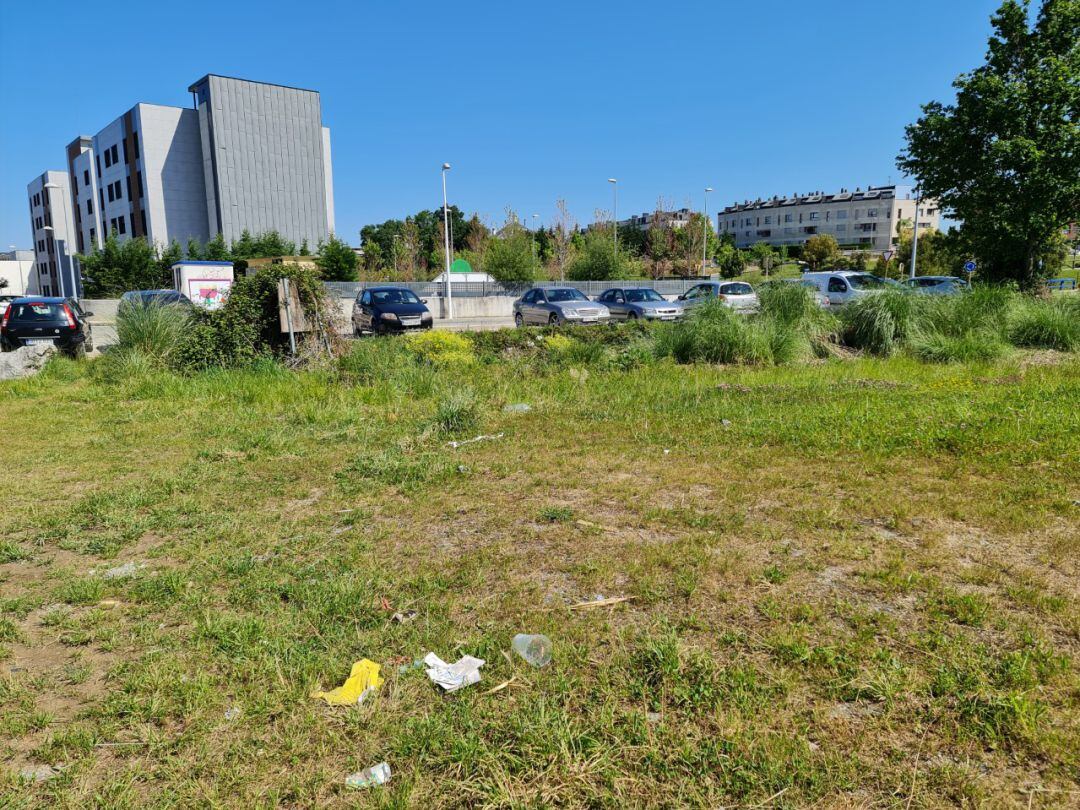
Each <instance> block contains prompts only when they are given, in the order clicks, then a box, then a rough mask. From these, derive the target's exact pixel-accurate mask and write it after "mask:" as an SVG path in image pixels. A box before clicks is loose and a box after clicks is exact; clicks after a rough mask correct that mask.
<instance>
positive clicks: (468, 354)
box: [405, 329, 476, 368]
mask: <svg viewBox="0 0 1080 810" xmlns="http://www.w3.org/2000/svg"><path fill="white" fill-rule="evenodd" d="M405 347H406V349H407V350H408V351H409V353H410V354H412V355H413V356H414V357H416V358H418V359H419V360H422V361H424V362H425V363H429V364H430V365H433V366H435V367H436V368H463V367H468V366H472V365H475V364H476V354H475V353H474V352H473V345H472V342H471V341H470V340H469V339H468V338H467V337H465V336H464V335H459V334H458V333H456V332H444V331H435V330H434V329H429V330H427V331H424V332H414V333H413V334H411V335H408V336H407V337H406V338H405Z"/></svg>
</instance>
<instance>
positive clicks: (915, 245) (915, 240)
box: [911, 189, 922, 278]
mask: <svg viewBox="0 0 1080 810" xmlns="http://www.w3.org/2000/svg"><path fill="white" fill-rule="evenodd" d="M921 197H922V191H921V190H920V189H915V224H914V225H913V226H912V229H911V278H915V258H916V257H917V256H918V254H919V203H920V202H921Z"/></svg>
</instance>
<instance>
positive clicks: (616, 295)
mask: <svg viewBox="0 0 1080 810" xmlns="http://www.w3.org/2000/svg"><path fill="white" fill-rule="evenodd" d="M608 296H609V297H608V300H607V301H605V302H604V306H606V307H607V308H608V309H609V310H611V317H612V318H615V319H616V320H620V321H625V320H626V318H627V316H628V315H629V314H630V307H628V306H627V304H626V293H624V292H623V291H622V290H611V291H610V292H609V293H608Z"/></svg>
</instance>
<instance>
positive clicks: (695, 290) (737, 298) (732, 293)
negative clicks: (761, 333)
mask: <svg viewBox="0 0 1080 810" xmlns="http://www.w3.org/2000/svg"><path fill="white" fill-rule="evenodd" d="M678 300H680V301H685V302H686V306H688V307H695V306H697V305H699V304H703V303H705V302H706V301H712V300H717V301H720V303H722V304H724V306H727V307H731V308H732V309H733V310H735V311H736V312H754V311H755V310H756V309H757V308H758V297H757V293H756V292H754V288H753V287H751V286H750V285H749V284H747V283H746V282H745V281H706V282H703V283H702V284H695V285H694V286H693V287H691V288H690V289H689V290H687V291H686V292H684V293H683V294H682V295H680V296H679V299H678Z"/></svg>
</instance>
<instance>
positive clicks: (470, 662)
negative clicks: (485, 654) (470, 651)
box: [424, 652, 484, 692]
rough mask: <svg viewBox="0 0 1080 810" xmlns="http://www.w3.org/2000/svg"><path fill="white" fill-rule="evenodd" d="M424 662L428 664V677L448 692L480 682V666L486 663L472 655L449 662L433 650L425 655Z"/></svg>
mask: <svg viewBox="0 0 1080 810" xmlns="http://www.w3.org/2000/svg"><path fill="white" fill-rule="evenodd" d="M424 663H425V664H427V666H428V670H427V675H428V677H429V678H431V680H432V681H433V682H435V683H437V684H438V685H439V686H441V687H442V688H443V689H445V690H446V691H447V692H456V691H457V690H458V689H461V688H462V687H465V686H469V685H470V684H474V683H479V682H480V667H482V666H483V665H484V661H482V660H481V659H479V658H473V657H472V656H471V655H463V656H461V658H459V659H458V660H457V661H455V662H454V663H453V664H448V663H446V662H445V661H443V660H442V659H441V658H439V656H437V655H436V654H435V653H433V652H429V653H428V654H427V655H425V656H424Z"/></svg>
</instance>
